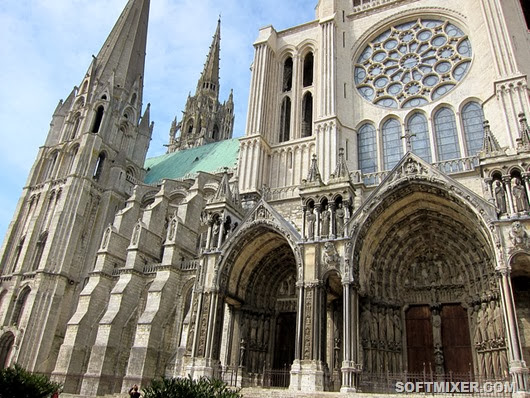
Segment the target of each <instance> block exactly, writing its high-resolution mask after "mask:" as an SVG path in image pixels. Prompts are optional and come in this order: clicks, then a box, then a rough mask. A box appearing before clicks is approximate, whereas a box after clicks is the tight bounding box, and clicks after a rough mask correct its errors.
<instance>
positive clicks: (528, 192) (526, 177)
mask: <svg viewBox="0 0 530 398" xmlns="http://www.w3.org/2000/svg"><path fill="white" fill-rule="evenodd" d="M522 177H523V181H524V186H525V188H526V199H527V200H528V204H529V205H530V182H529V181H528V180H529V179H530V173H523V175H522Z"/></svg>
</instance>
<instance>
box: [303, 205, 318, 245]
mask: <svg viewBox="0 0 530 398" xmlns="http://www.w3.org/2000/svg"><path fill="white" fill-rule="evenodd" d="M316 219H317V217H316V215H315V213H313V209H309V210H307V211H306V213H305V221H306V225H307V239H314V238H315V221H316Z"/></svg>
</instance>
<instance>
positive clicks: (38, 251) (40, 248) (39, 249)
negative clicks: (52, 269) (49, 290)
mask: <svg viewBox="0 0 530 398" xmlns="http://www.w3.org/2000/svg"><path fill="white" fill-rule="evenodd" d="M46 240H48V232H43V233H42V234H40V236H39V240H37V245H36V246H35V257H34V258H33V263H32V264H31V270H32V271H35V270H37V269H38V268H39V264H40V260H41V259H42V253H44V246H46Z"/></svg>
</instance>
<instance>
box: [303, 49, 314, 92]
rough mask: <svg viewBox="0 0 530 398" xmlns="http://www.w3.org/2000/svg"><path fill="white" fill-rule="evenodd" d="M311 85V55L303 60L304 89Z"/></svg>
mask: <svg viewBox="0 0 530 398" xmlns="http://www.w3.org/2000/svg"><path fill="white" fill-rule="evenodd" d="M312 85H313V53H309V54H307V55H306V56H305V58H304V87H309V86H312Z"/></svg>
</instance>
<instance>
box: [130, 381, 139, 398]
mask: <svg viewBox="0 0 530 398" xmlns="http://www.w3.org/2000/svg"><path fill="white" fill-rule="evenodd" d="M129 396H130V397H131V398H140V393H139V392H138V386H137V385H136V384H135V385H134V386H132V387H131V389H130V390H129Z"/></svg>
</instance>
